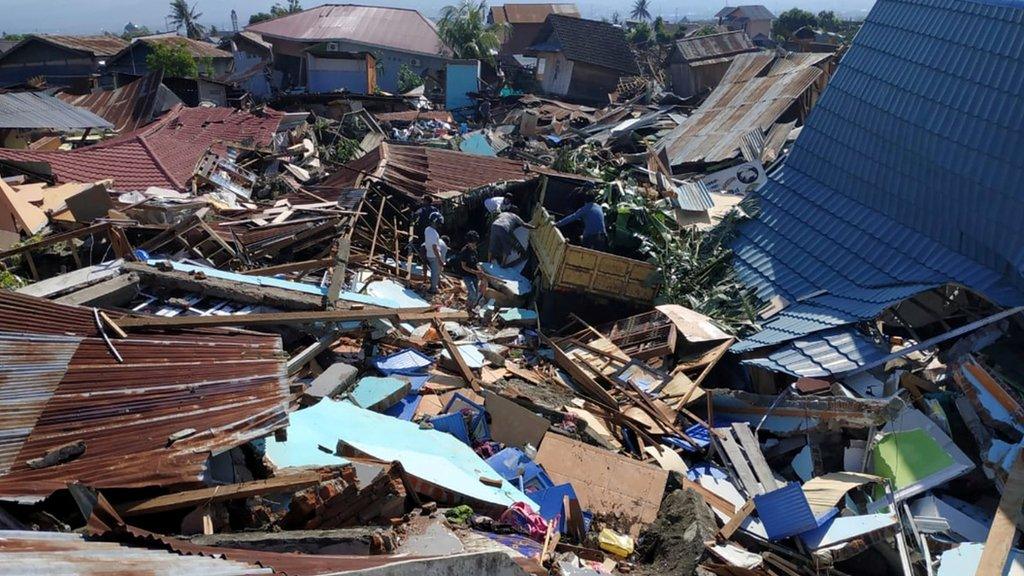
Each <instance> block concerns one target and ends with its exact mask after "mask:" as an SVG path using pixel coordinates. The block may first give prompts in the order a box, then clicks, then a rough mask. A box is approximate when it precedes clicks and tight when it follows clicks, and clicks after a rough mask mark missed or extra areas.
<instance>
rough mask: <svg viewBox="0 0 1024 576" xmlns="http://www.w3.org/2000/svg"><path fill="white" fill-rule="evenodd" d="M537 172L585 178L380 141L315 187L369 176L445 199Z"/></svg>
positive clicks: (416, 196)
mask: <svg viewBox="0 0 1024 576" xmlns="http://www.w3.org/2000/svg"><path fill="white" fill-rule="evenodd" d="M527 166H529V169H527ZM541 174H548V175H557V176H563V177H569V178H574V179H580V180H583V179H585V178H582V177H580V176H576V175H572V174H563V173H561V172H556V171H554V170H550V169H548V168H543V167H539V166H534V165H532V164H530V165H527V164H526V163H525V162H521V161H518V160H509V159H506V158H495V157H493V156H478V155H475V154H466V153H463V152H455V151H454V150H444V149H441V148H431V147H428V146H402V145H394V144H387V143H385V144H381V145H380V146H379V147H377V148H376V149H374V150H373V151H371V152H369V153H367V154H366V155H365V156H362V157H361V158H359V159H358V160H355V161H353V162H350V163H349V164H347V165H346V166H345V167H342V168H340V169H338V170H337V171H336V172H335V173H334V174H332V175H331V176H330V177H328V178H327V179H326V180H324V181H323V182H321V183H320V184H319V185H318V187H317V189H319V188H323V189H328V190H330V189H337V188H351V187H359V186H365V184H366V178H367V177H372V178H373V179H377V180H381V181H383V182H385V183H387V184H388V185H389V186H390V187H391V188H393V189H394V190H395V191H396V192H398V193H400V194H402V195H403V196H405V197H406V198H407V199H409V200H410V201H414V202H418V201H419V200H420V199H422V198H423V197H425V196H436V197H439V198H450V197H452V196H457V195H459V194H462V193H464V192H467V191H470V190H473V189H475V188H479V187H481V186H486V185H488V184H496V183H498V182H523V181H526V180H532V179H534V178H537V177H539V176H540V175H541Z"/></svg>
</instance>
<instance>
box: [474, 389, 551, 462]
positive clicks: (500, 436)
mask: <svg viewBox="0 0 1024 576" xmlns="http://www.w3.org/2000/svg"><path fill="white" fill-rule="evenodd" d="M483 397H484V406H486V407H487V412H488V413H489V414H490V415H491V437H492V438H493V439H494V440H497V441H498V442H501V443H502V444H505V445H507V446H515V447H517V448H522V447H524V446H526V445H527V444H530V445H531V446H533V447H534V448H536V447H537V446H540V443H541V440H543V439H544V433H545V432H547V430H548V425H549V423H548V420H547V418H544V417H543V416H538V415H537V414H534V413H533V412H530V411H529V410H527V409H526V408H524V407H522V406H520V405H519V404H517V403H515V402H513V401H512V400H509V399H508V398H505V397H504V396H501V395H499V394H495V393H494V392H490V391H484V393H483Z"/></svg>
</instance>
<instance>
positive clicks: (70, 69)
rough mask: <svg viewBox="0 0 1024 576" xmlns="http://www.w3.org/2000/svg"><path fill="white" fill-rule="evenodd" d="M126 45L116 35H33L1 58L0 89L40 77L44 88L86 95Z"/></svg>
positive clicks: (0, 56)
mask: <svg viewBox="0 0 1024 576" xmlns="http://www.w3.org/2000/svg"><path fill="white" fill-rule="evenodd" d="M127 45H128V43H127V42H125V41H124V40H122V39H121V38H119V37H117V36H53V35H42V34H38V35H36V34H34V35H31V36H28V37H27V38H25V39H24V40H22V41H20V42H18V43H17V44H16V45H15V46H14V47H12V48H11V49H9V50H7V51H6V52H4V53H3V54H2V55H0V87H4V86H17V85H24V84H26V83H27V82H28V81H29V80H31V79H33V78H38V77H42V78H43V79H45V80H46V84H47V86H51V87H52V86H62V87H69V88H73V89H74V90H75V91H77V92H82V93H84V92H88V91H89V90H90V89H92V88H94V87H95V86H96V85H97V84H98V81H99V78H100V75H101V74H102V73H103V70H104V68H105V67H106V65H107V63H108V62H107V61H108V60H109V59H110V58H111V57H113V56H114V55H115V54H117V53H118V52H120V51H121V50H122V49H123V48H124V47H125V46H127Z"/></svg>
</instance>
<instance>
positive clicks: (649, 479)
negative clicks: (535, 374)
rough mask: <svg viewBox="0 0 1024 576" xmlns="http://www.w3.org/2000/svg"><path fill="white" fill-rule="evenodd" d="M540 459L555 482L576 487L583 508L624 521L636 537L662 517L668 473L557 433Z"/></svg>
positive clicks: (549, 438)
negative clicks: (660, 509)
mask: <svg viewBox="0 0 1024 576" xmlns="http://www.w3.org/2000/svg"><path fill="white" fill-rule="evenodd" d="M536 461H537V463H538V464H540V465H541V466H543V467H544V469H545V470H546V471H547V473H548V475H549V476H550V477H551V480H552V481H553V482H555V483H556V484H563V483H566V482H569V483H571V484H572V486H573V488H574V489H575V490H576V495H577V496H579V500H580V506H582V507H583V509H584V510H590V511H591V512H593V513H594V514H596V515H599V516H604V517H606V518H608V519H609V520H612V521H613V522H614V523H616V524H617V523H620V522H621V523H622V526H621V528H623V529H625V530H627V531H628V532H629V534H630V536H633V537H634V538H635V537H637V536H638V535H639V534H640V530H641V528H643V527H644V526H645V525H647V524H649V523H651V522H653V521H654V519H655V518H656V517H657V516H658V508H659V507H660V506H661V498H662V495H664V493H665V482H666V481H667V480H668V471H667V470H662V469H660V468H655V467H654V466H651V465H649V464H644V463H642V462H638V461H636V460H632V459H630V458H627V457H625V456H620V455H618V454H615V453H613V452H609V451H607V450H603V449H601V448H597V447H594V446H590V445H587V444H584V443H582V442H577V441H575V440H570V439H568V438H565V437H564V436H559V435H557V434H548V435H546V436H545V437H544V441H543V442H541V445H540V450H538V451H537V458H536Z"/></svg>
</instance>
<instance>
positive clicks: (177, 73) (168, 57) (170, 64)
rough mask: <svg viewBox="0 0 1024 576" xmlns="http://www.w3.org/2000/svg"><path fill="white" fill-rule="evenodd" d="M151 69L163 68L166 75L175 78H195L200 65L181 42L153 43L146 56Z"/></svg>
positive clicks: (147, 64)
mask: <svg viewBox="0 0 1024 576" xmlns="http://www.w3.org/2000/svg"><path fill="white" fill-rule="evenodd" d="M146 66H147V67H148V68H149V69H150V70H156V69H158V68H159V69H163V71H164V75H166V76H169V77H174V78H195V77H197V76H198V75H199V67H198V66H197V65H196V61H195V59H194V58H192V54H190V53H189V51H188V49H187V48H185V47H184V46H182V45H180V44H153V46H152V49H151V51H150V53H149V54H148V55H147V56H146Z"/></svg>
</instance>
